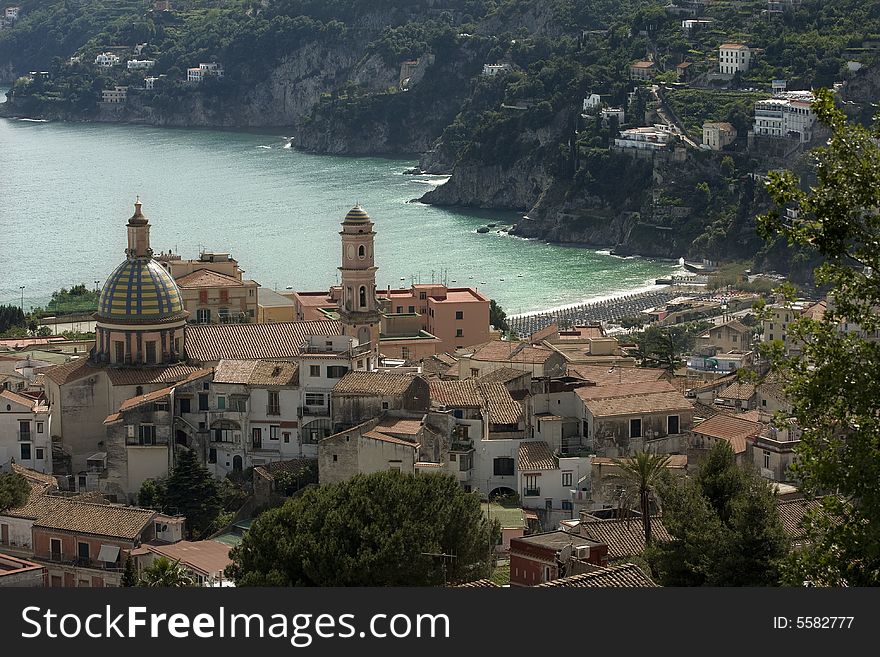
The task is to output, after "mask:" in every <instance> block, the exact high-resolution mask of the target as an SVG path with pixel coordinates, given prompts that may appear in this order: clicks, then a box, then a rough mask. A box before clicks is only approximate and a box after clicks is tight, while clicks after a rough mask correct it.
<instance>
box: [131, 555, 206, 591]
mask: <svg viewBox="0 0 880 657" xmlns="http://www.w3.org/2000/svg"><path fill="white" fill-rule="evenodd" d="M195 585H196V580H195V578H194V577H193V576H192V575H191V574H190V573H189V572H188V571H187V570H186V568H184V567H183V566H181V565H180V561H179V560H178V561H171V559H169V558H168V557H159V558H158V559H156V560H155V561H153V563H151V564H150V565H149V566H147V567H146V568H144V572H143V574H142V575H141V586H153V587H160V588H181V587H184V586H195Z"/></svg>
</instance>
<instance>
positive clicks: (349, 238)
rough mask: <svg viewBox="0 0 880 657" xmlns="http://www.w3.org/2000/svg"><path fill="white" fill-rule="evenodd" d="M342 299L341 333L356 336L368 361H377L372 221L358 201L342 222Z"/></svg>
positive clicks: (378, 325)
mask: <svg viewBox="0 0 880 657" xmlns="http://www.w3.org/2000/svg"><path fill="white" fill-rule="evenodd" d="M339 235H340V236H341V238H342V266H341V267H340V268H339V271H340V273H341V279H342V299H341V303H340V307H339V318H340V320H341V321H342V327H343V328H342V331H343V335H349V336H351V337H354V338H357V339H358V342H359V343H360V344H362V345H363V344H367V343H369V344H370V348H371V351H372V354H373V355H372V363H371V364H370V369H372V367H374V366H376V365H378V363H379V327H380V318H379V308H378V304H377V303H376V270H377V269H378V268H377V267H376V265H375V252H374V251H373V240H374V238H375V237H376V233H375V232H374V231H373V221H372V220H371V219H370V215H368V214H367V211H366V210H364V209H363V208H362V207H361V206H360V205H359V204H358V205H355V206H354V207H353V208H352V209H351V210H349V211H348V214H347V215H345V220H344V221H343V222H342V230H341V231H339Z"/></svg>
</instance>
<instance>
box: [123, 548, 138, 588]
mask: <svg viewBox="0 0 880 657" xmlns="http://www.w3.org/2000/svg"><path fill="white" fill-rule="evenodd" d="M139 583H140V577H138V572H137V566H135V565H134V559H132V557H131V555H130V554H129V555H128V557H126V559H125V568H123V570H122V581H121V582H120V586H127V587H130V586H137V585H138V584H139Z"/></svg>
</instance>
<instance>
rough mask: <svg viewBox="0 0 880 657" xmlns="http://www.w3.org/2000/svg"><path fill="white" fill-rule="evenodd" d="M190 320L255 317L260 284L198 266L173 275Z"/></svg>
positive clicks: (226, 320)
mask: <svg viewBox="0 0 880 657" xmlns="http://www.w3.org/2000/svg"><path fill="white" fill-rule="evenodd" d="M177 285H178V287H179V288H180V293H181V294H182V295H183V303H184V306H185V307H186V309H187V311H189V314H190V321H193V320H195V321H196V323H198V324H217V323H232V322H254V321H257V304H258V294H259V290H258V288H259V287H260V286H259V284H258V283H257V282H256V281H243V280H241V279H238V278H235V277H233V276H227V275H226V274H221V273H218V272H216V271H211V270H210V269H198V270H196V271H194V272H193V273H191V274H187V275H186V276H181V277H180V278H178V279H177Z"/></svg>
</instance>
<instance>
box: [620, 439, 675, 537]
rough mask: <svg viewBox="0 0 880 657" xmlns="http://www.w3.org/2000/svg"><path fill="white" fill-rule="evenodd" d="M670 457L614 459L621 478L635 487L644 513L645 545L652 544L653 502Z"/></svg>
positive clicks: (641, 454)
mask: <svg viewBox="0 0 880 657" xmlns="http://www.w3.org/2000/svg"><path fill="white" fill-rule="evenodd" d="M667 463H669V457H668V456H664V455H662V454H649V453H648V452H636V453H635V454H634V455H633V457H632V458H631V459H624V460H620V459H614V464H615V465H617V466H618V467H619V468H620V475H619V476H620V477H621V478H622V479H623V480H624V481H626V482H628V483H630V484H632V485H633V486H635V488H636V490H637V492H638V496H639V508H640V510H641V512H642V529H643V530H644V532H645V545H650V544H651V502H652V501H653V502H656V496H655V490H656V488H657V485H658V484H659V483H660V480H661V478H662V477H663V475H664V474H665V472H666V464H667Z"/></svg>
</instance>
